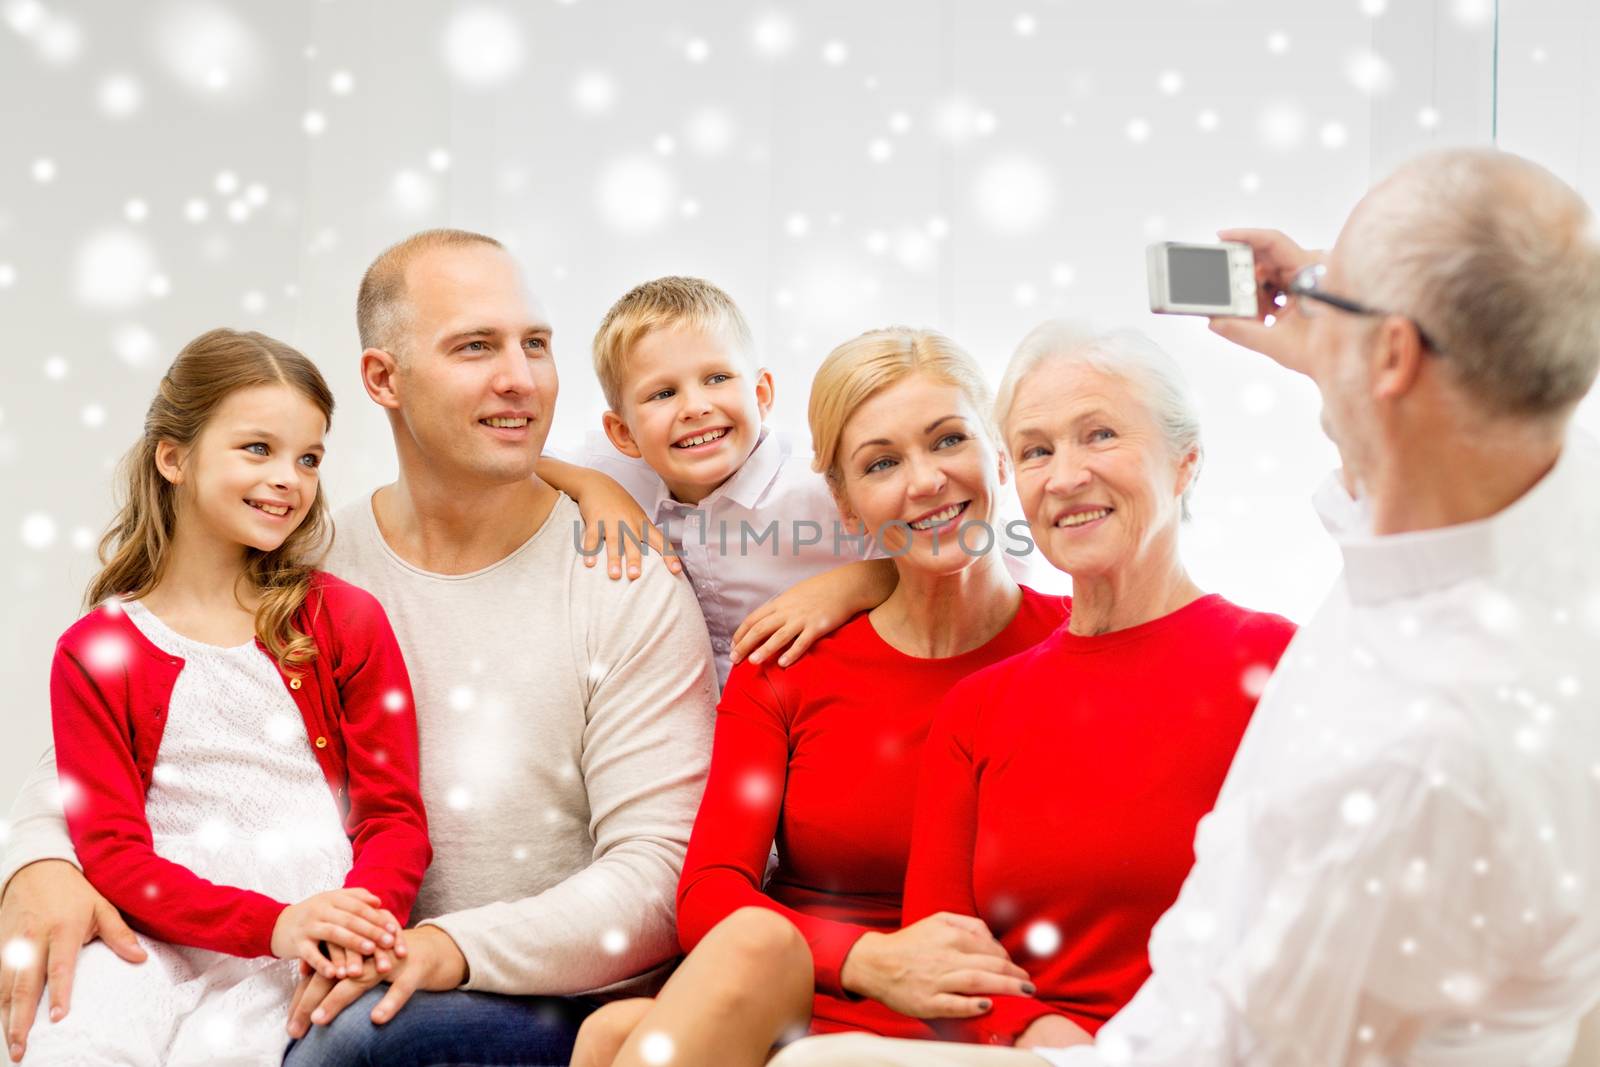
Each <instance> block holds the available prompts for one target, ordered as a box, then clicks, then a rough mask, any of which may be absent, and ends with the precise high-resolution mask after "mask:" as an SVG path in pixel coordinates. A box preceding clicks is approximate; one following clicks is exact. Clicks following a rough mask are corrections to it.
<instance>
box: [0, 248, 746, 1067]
mask: <svg viewBox="0 0 1600 1067" xmlns="http://www.w3.org/2000/svg"><path fill="white" fill-rule="evenodd" d="M358 321H359V327H360V331H361V342H362V346H363V352H362V355H361V375H362V382H363V384H364V385H365V387H366V390H367V393H368V395H369V396H370V397H371V398H372V399H373V400H374V401H375V402H376V403H377V404H379V405H380V406H381V407H382V408H384V410H385V412H386V414H387V416H388V418H389V423H390V428H391V430H392V432H393V436H394V443H395V452H396V455H397V458H398V461H399V477H398V478H397V480H396V481H395V482H394V483H393V484H391V485H386V486H383V487H381V488H379V489H378V490H376V491H375V492H374V493H372V494H370V496H363V497H362V498H361V499H359V500H357V501H356V502H355V503H353V504H351V505H350V506H349V507H347V508H345V509H344V510H343V511H342V512H341V513H340V514H339V515H338V516H337V528H338V537H337V539H336V542H335V546H334V549H333V552H332V554H331V555H330V557H329V559H328V561H327V568H328V569H329V570H330V571H332V572H334V573H336V574H338V575H340V576H341V577H343V578H345V579H347V580H349V581H351V582H354V583H355V584H357V585H360V586H362V587H364V588H366V589H368V590H370V591H371V592H372V593H374V594H375V595H376V596H377V597H378V599H379V600H380V601H381V602H382V603H383V605H384V608H385V609H386V611H387V612H388V614H389V617H390V619H391V620H392V622H393V624H394V628H395V632H396V635H397V636H398V638H399V640H400V645H401V648H402V650H403V651H404V652H405V655H406V662H407V665H408V667H409V669H410V672H411V678H412V684H413V689H414V691H415V697H416V714H417V720H418V731H419V734H420V741H421V760H422V789H423V798H424V801H425V802H426V804H427V807H428V810H429V821H430V830H431V835H432V839H433V844H434V861H433V866H432V867H431V868H430V870H429V872H428V876H427V879H426V880H425V882H424V883H423V886H422V890H421V893H420V894H419V896H418V898H417V905H416V908H415V909H414V914H415V915H417V916H427V917H429V918H427V919H426V920H425V921H424V922H423V923H421V924H420V925H419V926H418V927H417V928H416V929H414V930H411V931H409V932H408V933H407V935H406V940H407V947H408V955H407V956H406V957H405V958H404V959H401V960H397V961H396V964H395V968H394V970H393V971H392V972H391V973H390V974H388V975H384V976H382V978H380V976H379V975H378V974H377V973H376V970H375V968H374V967H373V964H372V962H371V961H370V960H369V961H367V967H366V971H365V973H364V974H362V975H359V976H356V977H354V978H350V979H346V980H345V981H343V982H341V983H339V984H338V985H337V986H336V987H333V988H330V986H331V983H328V982H326V981H325V980H323V979H321V978H316V979H312V980H308V981H307V982H305V983H303V984H302V987H301V990H300V992H299V994H298V996H297V1002H296V1011H295V1016H294V1018H293V1020H292V1022H291V1030H292V1032H293V1033H295V1034H296V1035H297V1036H298V1035H305V1036H303V1037H302V1039H301V1040H300V1041H298V1042H297V1043H296V1045H295V1046H294V1047H293V1048H292V1049H291V1051H290V1052H289V1055H288V1059H287V1062H288V1063H290V1064H292V1065H295V1067H305V1065H312V1064H344V1063H383V1064H398V1065H407V1064H415V1065H422V1064H445V1063H461V1062H471V1063H475V1064H498V1063H519V1064H526V1063H553V1064H565V1063H566V1062H567V1059H568V1057H569V1055H570V1051H571V1045H572V1041H573V1039H574V1036H575V1034H576V1030H577V1027H578V1025H579V1023H580V1022H581V1021H582V1018H583V1016H584V1015H585V1014H586V1013H587V1011H588V1010H589V1008H590V1007H591V1006H592V1002H591V1001H590V1000H589V999H587V998H586V997H583V996H578V995H579V994H586V993H591V992H596V991H600V990H604V989H608V988H612V987H627V986H628V985H629V983H630V982H631V981H633V980H635V979H638V978H640V977H641V976H644V975H646V974H647V973H648V972H650V971H651V970H652V969H654V968H656V967H658V966H659V965H661V964H663V963H665V962H666V961H667V960H669V959H670V958H671V957H672V956H674V955H675V954H676V953H677V938H676V933H675V927H674V915H673V894H674V891H675V888H676V884H677V879H678V872H679V869H680V867H681V865H682V861H683V853H684V848H685V846H686V843H687V839H688V832H689V828H690V824H691V822H692V821H693V818H694V813H695V809H696V806H697V805H698V802H699V798H700V791H701V788H702V784H703V778H704V774H705V768H706V763H707V758H708V755H709V747H710V725H711V712H712V707H713V704H714V693H715V675H714V673H713V668H712V660H711V650H710V645H709V642H708V640H707V638H706V632H705V627H704V625H703V623H702V622H701V619H700V612H699V608H698V606H697V605H696V603H695V599H694V596H693V594H692V593H691V592H690V590H689V588H688V586H687V585H685V584H684V583H682V582H679V581H678V580H677V579H676V578H674V577H673V576H672V575H671V574H670V573H669V572H668V570H667V568H666V567H665V566H664V565H663V564H662V562H661V561H660V559H659V558H658V559H656V560H646V561H645V563H644V567H643V572H642V574H641V575H640V576H639V577H638V578H636V579H635V580H633V581H631V582H614V581H612V580H611V579H610V578H609V577H608V576H607V574H606V573H605V571H604V570H602V569H598V568H589V567H586V566H585V565H584V561H583V558H582V556H581V555H580V554H579V552H578V550H577V548H576V547H575V546H574V544H573V539H572V535H571V530H572V528H573V524H574V522H576V521H578V519H579V513H578V508H577V505H576V503H575V502H574V501H573V500H572V499H571V498H569V497H566V496H564V495H563V494H562V493H560V492H558V491H557V490H556V489H554V488H552V487H551V486H549V485H547V484H546V483H544V482H543V481H541V480H540V479H539V478H538V477H537V475H536V474H535V465H536V464H537V462H538V460H539V454H540V450H541V448H542V447H543V444H544V440H545V436H546V434H547V433H548V430H549V427H550V420H551V417H552V415H553V414H554V408H555V400H556V393H557V376H556V368H555V364H554V362H553V360H552V356H551V351H550V337H551V331H550V325H549V323H548V321H547V320H546V318H545V316H544V315H543V313H542V312H541V310H540V309H539V307H538V304H537V303H536V302H535V301H534V300H533V298H532V297H531V296H530V294H529V293H528V291H527V289H526V287H525V285H524V282H523V278H522V275H521V272H520V271H519V270H518V268H517V265H516V263H515V262H514V261H513V260H512V258H511V257H510V255H508V254H507V253H506V251H505V250H504V248H502V247H501V246H500V244H499V243H498V242H496V241H494V240H492V239H490V238H487V237H483V236H481V235H478V234H472V233H466V232H463V231H457V230H432V231H427V232H424V233H420V234H417V235H415V236H413V237H411V238H408V239H407V240H405V241H402V242H401V243H400V244H398V245H396V246H394V247H393V248H390V249H388V250H387V251H385V252H384V253H383V254H382V255H380V256H379V257H378V259H377V260H376V261H375V262H374V263H373V264H372V266H371V268H370V269H369V270H368V271H367V274H366V277H365V278H364V279H363V281H362V285H361V293H360V299H359V304H358ZM53 785H54V773H53V761H51V760H49V759H47V760H46V761H44V762H43V763H41V769H40V772H39V773H36V774H35V775H34V776H33V778H32V779H30V782H29V784H28V785H27V786H25V788H24V794H23V797H22V798H21V799H20V800H19V802H18V805H17V807H16V809H15V810H14V812H13V814H14V816H15V817H16V818H15V821H16V822H17V823H19V824H20V825H24V826H26V827H27V833H26V835H23V836H19V837H18V838H17V839H16V840H15V842H14V844H13V847H12V848H11V850H10V851H9V852H8V854H7V856H6V860H7V864H6V867H5V869H3V870H0V877H4V876H5V875H7V874H10V873H11V872H12V871H17V870H18V869H19V868H22V867H23V865H24V864H31V866H28V867H27V868H26V869H22V870H21V871H20V873H18V874H17V875H16V876H15V878H13V879H12V881H11V884H10V886H9V887H8V889H7V896H6V898H5V901H4V904H5V911H10V912H12V913H13V915H15V914H19V913H22V912H26V913H27V914H28V919H27V921H25V922H22V923H21V925H22V926H23V927H25V928H32V929H58V928H62V927H64V926H69V925H71V924H76V925H75V926H72V928H73V929H81V930H83V931H84V936H90V935H92V932H93V930H94V927H93V925H92V919H91V916H93V915H95V914H97V912H96V908H97V907H98V902H99V898H98V896H97V895H96V894H94V893H93V891H92V890H91V889H89V887H88V885H87V883H85V882H83V879H82V876H81V875H79V874H78V873H77V871H76V870H75V869H73V868H72V867H70V866H67V864H65V863H61V862H33V861H35V860H45V859H49V858H51V857H55V858H57V859H58V860H59V859H66V858H67V857H70V855H71V846H70V843H69V842H66V839H65V828H64V826H62V825H59V824H60V815H59V808H58V807H55V806H54V805H53V801H52V798H51V791H52V787H53ZM56 833H59V838H57V837H56V836H55V834H56ZM15 925H16V924H14V923H0V929H10V928H14V927H15ZM79 940H82V938H81V937H80V938H79ZM60 958H66V959H68V960H69V962H66V963H65V964H64V965H63V964H61V963H60V962H59V959H60ZM54 967H56V968H63V967H64V974H63V973H61V971H59V970H57V969H53V970H52V972H51V979H52V982H53V983H56V984H59V981H61V980H67V981H70V967H71V964H70V957H66V956H64V955H63V956H61V957H58V962H57V964H55V965H54ZM7 978H8V991H9V975H8V976H7ZM30 992H31V995H32V996H33V997H35V998H36V997H37V987H36V986H35V987H34V988H33V990H31V991H28V990H22V991H19V994H18V1000H19V1002H20V1001H21V1000H25V999H27V995H28V994H29V993H30ZM29 1006H30V1007H31V1001H30V1002H29ZM347 1006H348V1008H349V1010H344V1011H341V1009H343V1008H345V1007H347ZM313 1013H315V1014H313ZM29 1016H30V1018H31V1011H30V1012H29ZM308 1021H309V1022H310V1023H312V1024H313V1025H311V1026H310V1028H309V1030H308V1029H307V1022H308ZM317 1024H321V1025H317ZM23 1032H24V1033H25V1032H26V1030H24V1031H23Z"/></svg>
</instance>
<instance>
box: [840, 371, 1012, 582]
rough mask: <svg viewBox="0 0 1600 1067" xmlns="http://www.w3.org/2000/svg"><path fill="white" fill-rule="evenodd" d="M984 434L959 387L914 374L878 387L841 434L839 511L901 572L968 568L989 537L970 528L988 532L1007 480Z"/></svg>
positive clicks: (1001, 461)
mask: <svg viewBox="0 0 1600 1067" xmlns="http://www.w3.org/2000/svg"><path fill="white" fill-rule="evenodd" d="M984 427H985V423H984V419H983V416H982V415H981V414H980V413H979V411H978V410H977V409H976V408H975V407H974V406H973V401H972V399H971V398H970V397H969V396H968V394H967V392H966V391H965V390H963V389H962V388H961V387H960V386H958V385H952V384H950V383H948V382H942V381H939V380H937V379H935V378H932V377H930V376H928V375H926V374H923V373H913V374H909V375H907V376H905V377H904V378H901V379H900V380H899V381H896V382H894V383H892V384H890V385H888V386H885V387H884V388H883V389H881V390H879V391H878V392H877V393H875V394H873V395H872V396H870V397H868V398H867V399H866V400H865V401H863V402H862V403H861V404H860V406H859V407H857V408H856V410H855V411H854V412H853V413H852V414H851V416H850V418H849V419H848V421H846V422H845V425H844V431H843V433H841V434H840V439H839V446H840V447H839V464H840V468H839V473H840V477H841V490H840V494H839V496H840V501H839V502H840V505H841V510H842V511H843V512H844V513H845V515H846V517H847V518H853V519H854V520H856V521H858V522H860V523H862V524H863V525H865V527H866V529H867V530H868V531H869V532H872V533H874V534H877V535H878V536H879V537H880V539H881V540H882V542H883V544H884V547H885V548H886V549H887V550H888V551H889V552H890V553H891V554H894V556H895V558H896V563H897V565H898V566H900V567H902V568H905V567H916V568H918V569H921V570H924V571H929V572H934V573H941V574H942V573H953V572H955V571H959V570H961V569H963V568H965V567H967V566H970V565H971V564H972V563H973V561H974V559H975V558H976V554H978V553H981V552H982V551H984V549H985V548H986V547H987V545H988V544H989V543H990V542H991V541H992V540H993V538H992V536H991V535H990V534H989V533H988V532H986V531H985V530H983V529H981V528H976V527H973V526H972V524H976V523H987V524H988V525H989V527H990V528H991V529H992V527H993V525H994V506H995V501H996V498H997V496H998V494H999V486H1000V485H1001V484H1002V483H1003V482H1004V480H1005V460H1004V458H1003V457H1002V456H1000V454H999V453H998V451H997V450H996V448H995V446H994V444H993V443H992V442H991V440H990V437H989V433H988V431H987V430H986V429H985V428H984ZM963 527H969V528H968V529H966V530H965V531H963ZM880 531H881V533H880ZM936 544H937V550H936V549H935V545H936Z"/></svg>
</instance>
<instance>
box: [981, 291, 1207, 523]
mask: <svg viewBox="0 0 1600 1067" xmlns="http://www.w3.org/2000/svg"><path fill="white" fill-rule="evenodd" d="M1046 360H1051V361H1055V360H1062V361H1065V362H1066V363H1068V364H1076V365H1080V366H1087V367H1092V368H1093V369H1095V370H1097V371H1099V372H1101V373H1102V374H1109V375H1112V376H1113V377H1116V378H1120V379H1121V380H1123V381H1125V382H1128V383H1129V384H1130V385H1132V386H1133V387H1134V388H1135V390H1137V392H1138V393H1139V396H1140V398H1141V399H1142V400H1143V401H1144V405H1145V407H1146V409H1147V410H1148V411H1149V412H1150V414H1151V416H1153V417H1154V419H1155V421H1156V425H1157V426H1158V427H1160V429H1161V435H1162V437H1163V438H1164V439H1165V440H1166V442H1167V447H1168V448H1170V449H1171V450H1172V456H1173V458H1174V459H1176V460H1182V459H1183V457H1185V456H1187V455H1188V454H1189V453H1191V452H1193V453H1194V454H1195V456H1196V459H1195V467H1194V473H1193V475H1191V476H1190V478H1189V484H1188V485H1187V486H1186V487H1185V488H1184V490H1183V500H1182V509H1183V518H1184V519H1185V520H1186V521H1187V520H1188V518H1189V498H1190V496H1191V495H1192V494H1193V493H1194V486H1195V482H1196V481H1198V480H1199V477H1200V464H1201V462H1202V461H1203V460H1204V459H1205V446H1204V445H1203V444H1202V443H1201V441H1200V416H1199V414H1198V413H1197V412H1196V410H1195V405H1194V397H1193V395H1192V394H1191V393H1190V392H1189V384H1188V382H1187V381H1186V380H1185V379H1184V376H1183V372H1182V371H1181V370H1179V369H1178V364H1177V361H1175V360H1174V359H1173V358H1172V357H1171V356H1169V355H1167V353H1166V351H1165V350H1164V349H1163V348H1162V347H1161V346H1160V345H1158V344H1156V343H1155V342H1154V341H1152V340H1151V339H1150V338H1148V337H1146V336H1145V335H1144V334H1142V333H1140V332H1139V331H1138V330H1111V331H1109V332H1099V331H1096V330H1095V329H1094V328H1093V327H1092V326H1090V325H1089V324H1088V323H1085V322H1079V321H1073V320H1070V319H1051V320H1049V321H1047V322H1043V323H1040V324H1039V325H1038V326H1036V327H1034V328H1033V330H1032V331H1031V332H1030V333H1029V334H1028V336H1026V337H1024V338H1023V339H1022V343H1021V344H1019V345H1018V346H1017V351H1016V353H1015V354H1014V355H1013V356H1012V357H1011V362H1010V363H1009V364H1008V365H1007V366H1006V373H1005V377H1003V378H1001V379H1000V389H999V391H998V392H997V393H996V394H995V406H994V412H995V422H997V423H998V424H999V425H1000V432H1001V434H1002V436H1004V435H1005V433H1006V430H1007V425H1008V422H1009V420H1010V418H1011V408H1012V405H1013V404H1014V403H1015V402H1016V398H1017V387H1018V386H1019V385H1021V384H1022V380H1023V379H1024V378H1026V377H1027V376H1028V375H1029V374H1031V373H1032V372H1033V371H1034V370H1035V369H1036V368H1038V366H1039V365H1040V364H1042V363H1044V362H1045V361H1046Z"/></svg>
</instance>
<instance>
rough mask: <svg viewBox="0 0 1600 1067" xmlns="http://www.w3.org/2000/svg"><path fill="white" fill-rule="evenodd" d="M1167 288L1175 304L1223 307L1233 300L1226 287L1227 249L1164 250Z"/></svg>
mask: <svg viewBox="0 0 1600 1067" xmlns="http://www.w3.org/2000/svg"><path fill="white" fill-rule="evenodd" d="M1167 289H1168V293H1169V295H1170V297H1171V299H1172V302H1173V303H1174V304H1211V305H1215V306H1219V307H1226V306H1227V305H1228V304H1229V303H1231V302H1232V292H1231V290H1230V289H1229V286H1228V250H1227V249H1225V248H1169V249H1167Z"/></svg>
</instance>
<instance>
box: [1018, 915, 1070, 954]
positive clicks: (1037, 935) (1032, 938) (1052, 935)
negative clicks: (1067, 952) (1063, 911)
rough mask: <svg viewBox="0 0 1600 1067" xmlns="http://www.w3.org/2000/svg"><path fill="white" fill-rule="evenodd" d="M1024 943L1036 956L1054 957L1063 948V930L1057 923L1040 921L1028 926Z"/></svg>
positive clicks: (1024, 935) (1024, 934)
mask: <svg viewBox="0 0 1600 1067" xmlns="http://www.w3.org/2000/svg"><path fill="white" fill-rule="evenodd" d="M1022 942H1023V944H1024V945H1026V946H1027V948H1028V951H1029V952H1031V953H1033V954H1034V955H1035V956H1039V957H1041V958H1042V957H1044V956H1053V955H1055V953H1056V950H1057V949H1059V948H1060V947H1061V930H1060V929H1059V928H1058V927H1057V926H1056V924H1055V923H1053V922H1049V921H1047V920H1045V919H1039V920H1037V921H1035V922H1032V923H1029V924H1028V929H1027V930H1026V931H1025V932H1024V933H1023V935H1022Z"/></svg>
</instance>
